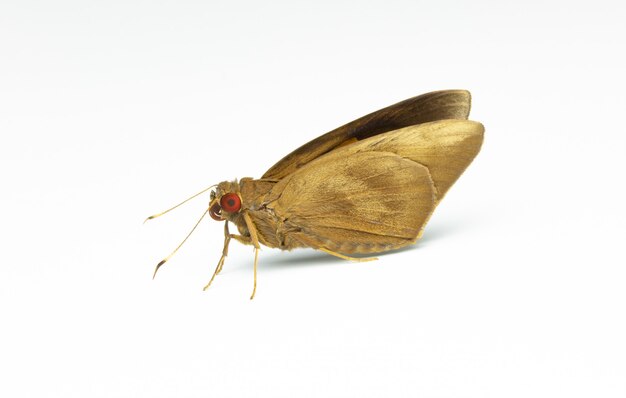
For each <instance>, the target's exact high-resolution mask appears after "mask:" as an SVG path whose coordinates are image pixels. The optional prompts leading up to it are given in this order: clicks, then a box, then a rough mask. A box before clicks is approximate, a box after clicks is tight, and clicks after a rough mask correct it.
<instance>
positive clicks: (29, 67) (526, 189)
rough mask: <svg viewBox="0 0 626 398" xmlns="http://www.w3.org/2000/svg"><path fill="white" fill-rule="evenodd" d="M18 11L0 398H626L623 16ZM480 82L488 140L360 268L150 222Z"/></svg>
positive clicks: (386, 6)
mask: <svg viewBox="0 0 626 398" xmlns="http://www.w3.org/2000/svg"><path fill="white" fill-rule="evenodd" d="M579 3H580V2H572V1H563V2H555V1H541V2H539V1H537V2H524V3H515V4H513V3H503V2H496V1H492V2H489V1H473V2H466V3H465V4H458V3H454V2H445V1H439V2H422V1H405V2H387V1H385V2H382V1H379V2H356V1H351V2H349V1H344V2H327V3H326V2H317V3H315V5H313V3H311V4H304V3H300V2H287V1H284V2H270V3H267V2H232V3H229V4H230V5H225V4H221V3H217V2H213V3H211V2H200V1H196V2H191V1H186V2H185V1H176V2H173V1H168V2H148V1H123V2H122V1H118V2H110V1H107V2H104V1H102V2H80V1H73V2H72V1H67V0H66V1H57V2H33V1H4V2H3V3H2V5H0V54H2V55H1V56H2V61H1V62H0V134H1V135H2V145H1V147H0V151H1V156H0V173H1V174H2V195H1V198H0V201H1V209H0V212H1V213H0V218H1V224H0V225H1V226H0V242H2V264H1V265H0V319H1V322H2V324H1V328H0V375H1V376H0V379H1V380H0V396H3V397H35V396H37V397H39V396H47V397H200V396H210V397H256V396H259V397H261V396H267V397H295V396H297V397H380V396H390V397H406V396H425V397H529V396H532V397H554V396H568V397H589V396H598V397H624V396H625V395H626V379H625V378H624V375H625V374H626V359H625V358H626V341H625V339H624V336H626V320H625V318H624V303H626V290H625V289H624V286H625V282H626V270H625V269H624V266H625V264H626V261H625V255H624V239H625V238H626V236H625V233H624V225H625V223H626V217H625V212H624V210H623V204H624V203H625V202H626V197H625V196H626V195H625V194H624V192H623V186H624V183H623V176H622V175H623V172H624V170H626V167H625V166H626V161H625V160H624V151H625V149H626V139H625V138H624V136H625V133H624V127H623V122H622V119H623V117H622V115H623V114H624V112H625V109H626V99H625V97H624V94H623V93H624V89H625V88H626V87H625V80H624V70H626V63H625V62H624V50H623V49H624V48H625V43H624V41H625V40H624V38H625V37H626V28H625V25H624V22H623V21H624V16H625V13H624V9H623V8H622V3H621V2H617V1H615V2H609V1H595V2H593V3H589V4H588V5H581V4H579ZM445 88H466V89H469V90H471V91H472V94H473V97H474V106H473V110H472V114H471V118H472V119H474V120H479V121H481V122H483V123H484V124H485V126H486V129H487V131H486V136H485V145H484V147H483V150H482V152H481V154H480V155H479V156H478V158H477V159H476V161H475V162H474V164H472V165H471V166H470V168H469V169H468V171H467V173H466V174H465V175H463V176H462V178H461V179H460V180H459V181H458V183H457V184H456V185H455V186H454V187H453V188H452V190H451V191H450V193H449V195H448V196H447V197H446V199H445V200H444V202H443V203H442V205H441V206H440V207H439V208H438V209H437V212H436V214H435V216H434V217H433V219H432V221H431V223H430V224H429V226H428V227H427V230H426V233H425V236H424V239H423V240H422V241H421V242H420V243H419V244H418V245H417V246H415V247H414V248H412V249H410V250H404V251H400V252H398V253H393V254H389V255H384V256H381V257H380V260H379V261H377V262H373V263H365V264H353V263H348V262H343V261H339V260H336V259H334V258H329V257H328V256H326V255H324V254H323V253H316V252H313V251H305V250H303V251H294V252H291V253H282V252H279V251H277V250H271V249H265V250H263V251H262V253H261V256H260V270H259V288H258V292H257V297H256V299H255V300H254V301H252V302H250V301H249V300H248V296H249V294H250V291H251V288H252V267H251V265H252V258H253V256H252V252H251V250H250V248H247V247H243V246H241V245H239V244H237V243H236V242H235V243H233V244H232V245H231V256H230V257H229V258H228V260H227V262H226V266H225V269H224V272H223V274H222V275H220V276H219V277H218V278H217V280H216V281H215V283H214V285H213V286H212V287H211V289H210V291H207V292H202V291H201V287H202V286H203V285H204V283H206V281H207V279H208V277H209V276H210V273H211V272H212V270H213V268H214V266H215V263H216V261H217V260H218V257H219V252H220V250H221V246H222V225H221V224H218V223H216V222H213V221H212V220H210V219H209V220H207V221H206V223H205V224H203V225H202V227H201V228H200V230H199V231H198V232H197V233H196V234H195V235H194V236H193V237H192V238H191V239H190V240H189V242H188V243H187V244H186V246H185V247H184V248H183V249H182V250H181V252H180V253H179V254H178V255H177V256H176V257H175V258H173V259H172V260H171V262H170V263H168V264H167V265H166V266H165V267H164V268H163V269H162V270H161V272H160V274H159V275H158V276H157V278H156V280H155V281H152V280H151V279H150V278H151V273H152V270H153V266H154V265H155V263H156V262H157V261H158V260H160V259H161V258H162V257H163V256H165V255H167V254H168V253H169V252H170V251H171V250H172V249H173V248H174V247H175V246H176V245H177V244H178V243H179V241H180V239H182V238H183V237H184V235H185V234H186V232H187V231H188V229H189V228H190V227H191V226H192V225H193V223H194V222H195V221H196V219H197V217H198V216H199V215H200V214H201V213H202V211H203V208H204V207H205V206H206V203H207V199H199V200H196V201H194V202H193V203H191V204H189V205H188V206H186V207H185V208H183V209H180V210H178V211H176V212H174V213H172V214H169V215H168V216H165V217H163V218H161V219H159V220H155V221H153V222H152V223H149V224H146V225H142V221H143V218H144V217H146V216H147V215H149V214H152V213H154V212H156V211H160V210H162V209H164V208H167V207H168V206H170V205H172V204H174V203H176V202H177V201H179V200H181V199H183V198H185V197H187V196H188V195H191V194H192V193H195V192H196V191H198V190H200V189H202V188H204V187H206V186H208V185H210V184H213V183H216V182H219V181H221V180H225V179H232V178H235V177H244V176H253V177H259V176H260V175H261V174H262V173H263V172H264V171H265V170H266V169H267V168H268V167H269V166H271V165H272V164H273V163H274V162H275V161H277V160H278V159H280V158H281V157H282V156H283V155H285V154H286V153H288V152H289V151H291V150H292V149H294V148H295V147H297V146H299V145H301V144H302V143H304V142H306V141H308V140H310V139H311V138H313V137H315V136H317V135H319V134H321V133H324V132H326V131H328V130H330V129H332V128H335V127H337V126H339V125H341V124H343V123H345V122H348V121H350V120H353V119H354V118H356V117H359V116H362V115H364V114H366V113H369V112H371V111H374V110H376V109H379V108H381V107H384V106H387V105H389V104H392V103H395V102H397V101H400V100H403V99H405V98H408V97H411V96H413V95H416V94H420V93H423V92H427V91H431V90H437V89H445Z"/></svg>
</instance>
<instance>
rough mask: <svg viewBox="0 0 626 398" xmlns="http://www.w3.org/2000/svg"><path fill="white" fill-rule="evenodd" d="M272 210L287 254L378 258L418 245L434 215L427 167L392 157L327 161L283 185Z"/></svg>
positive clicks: (364, 155) (363, 155) (319, 161)
mask: <svg viewBox="0 0 626 398" xmlns="http://www.w3.org/2000/svg"><path fill="white" fill-rule="evenodd" d="M272 191H273V192H274V191H276V192H274V194H275V195H276V196H277V199H276V200H275V201H273V202H271V203H269V204H268V205H267V207H268V208H269V209H270V210H271V211H272V212H273V213H274V214H276V215H277V216H278V217H279V218H280V219H283V220H284V222H283V226H282V227H281V230H279V231H278V233H279V234H280V235H283V236H284V237H285V238H284V239H286V240H287V241H286V242H285V243H284V246H285V247H286V248H292V247H298V246H308V247H313V248H317V249H319V248H324V249H328V250H332V251H335V252H341V253H373V252H380V251H385V250H390V249H394V248H398V247H402V246H406V245H408V244H411V243H413V242H415V240H416V239H417V237H418V236H419V234H420V232H421V230H422V227H423V226H424V224H425V223H426V221H427V220H428V218H429V216H430V214H431V212H432V210H433V209H434V206H435V204H434V200H435V196H434V186H433V182H432V180H431V178H430V175H429V172H428V170H427V169H426V167H424V166H422V165H420V164H418V163H416V162H414V161H412V160H408V159H404V158H402V157H400V156H398V155H396V154H393V153H389V152H378V151H369V152H362V153H355V154H352V155H351V156H349V157H345V156H334V155H332V156H324V157H323V158H319V159H317V160H316V161H314V162H312V163H310V164H309V165H308V166H307V167H305V168H302V169H301V170H299V171H298V172H296V173H294V174H293V175H292V176H290V178H288V180H287V179H286V180H283V181H281V182H280V183H278V184H277V185H276V187H275V188H274V189H273V190H272Z"/></svg>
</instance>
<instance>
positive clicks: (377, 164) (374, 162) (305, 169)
mask: <svg viewBox="0 0 626 398" xmlns="http://www.w3.org/2000/svg"><path fill="white" fill-rule="evenodd" d="M470 103H471V97H470V93H469V92H468V91H464V90H446V91H436V92H431V93H427V94H424V95H420V96H417V97H413V98H410V99H408V100H405V101H402V102H399V103H397V104H395V105H391V106H389V107H387V108H384V109H381V110H379V111H376V112H374V113H371V114H369V115H367V116H363V117H362V118H360V119H357V120H355V121H353V122H351V123H348V124H346V125H344V126H342V127H339V128H338V129H336V130H333V131H331V132H329V133H327V134H324V135H322V136H320V137H318V138H316V139H314V140H313V141H310V142H308V143H306V144H304V145H303V146H301V147H300V148H298V149H296V150H295V151H293V152H292V153H290V154H289V155H287V156H285V157H284V158H283V159H282V160H280V161H279V162H278V163H276V164H275V165H274V166H272V167H271V168H270V169H269V170H268V171H266V172H265V174H263V176H262V177H261V178H260V179H253V178H248V177H246V178H242V179H241V180H239V181H237V180H235V181H224V182H221V183H219V184H217V185H213V186H211V187H209V188H207V189H205V190H203V191H201V192H199V193H198V194H196V195H194V196H192V197H191V198H189V199H187V200H185V201H184V202H182V203H180V204H178V205H176V206H174V207H172V208H171V209H168V210H166V211H165V212H162V213H159V214H155V215H153V216H150V217H148V219H152V218H155V217H158V216H160V215H162V214H165V213H167V212H168V211H170V210H173V209H175V208H176V207H178V206H180V205H182V204H183V203H186V202H187V201H188V200H191V199H193V198H195V197H196V196H198V195H200V194H201V193H203V192H206V191H208V190H210V189H212V188H215V189H214V190H213V191H211V194H210V195H211V199H210V203H209V206H208V208H207V210H206V211H205V212H204V214H203V215H202V217H201V218H200V220H198V222H197V223H196V225H195V226H194V228H193V229H192V230H191V232H190V233H189V235H191V233H192V232H193V231H194V230H195V228H196V227H197V226H198V224H199V223H200V221H201V220H202V218H204V216H205V215H206V214H207V213H209V215H210V216H211V217H212V218H213V219H214V220H216V221H225V224H224V237H225V238H224V249H223V251H222V257H221V258H220V260H219V262H218V263H217V267H216V268H215V272H214V273H213V276H212V277H211V280H210V281H209V283H207V285H206V286H205V287H204V288H205V289H207V288H208V287H209V286H210V285H211V283H212V282H213V279H214V278H215V276H216V275H217V274H219V273H220V271H221V270H222V267H223V265H224V260H225V258H226V256H227V254H228V245H229V243H230V241H231V239H235V240H237V241H239V242H241V243H243V244H245V245H252V246H254V288H253V290H252V296H251V297H250V298H253V297H254V295H255V292H256V276H257V260H258V253H259V248H260V245H261V244H262V245H265V246H268V247H272V248H279V249H281V250H291V249H295V248H299V247H310V248H313V249H316V250H321V251H324V252H326V253H328V254H331V255H333V256H337V257H340V258H343V259H348V260H355V261H367V260H372V259H374V258H373V257H366V258H355V257H349V256H348V255H349V254H371V253H379V252H384V251H388V250H393V249H398V248H401V247H404V246H407V245H411V244H413V243H415V241H416V240H417V239H419V238H420V236H421V235H422V232H423V229H424V226H425V225H426V223H427V221H428V219H429V218H430V216H431V215H432V213H433V211H434V209H435V207H436V206H437V204H438V203H439V202H440V201H441V199H442V198H443V197H444V195H445V194H446V192H448V189H450V187H451V186H452V184H453V183H454V182H455V181H456V180H457V179H458V178H459V176H460V175H461V174H462V173H463V171H464V170H465V169H466V168H467V166H468V165H469V164H470V163H471V162H472V160H473V159H474V157H475V156H476V155H477V154H478V152H479V150H480V147H481V145H482V142H483V132H484V128H483V126H482V124H480V123H478V122H473V121H468V120H467V117H468V115H469V111H470ZM229 222H232V223H233V224H235V225H236V226H237V229H238V231H239V234H232V233H230V231H229V229H228V223H229ZM189 235H187V237H186V238H185V239H184V240H183V242H181V244H180V245H179V246H178V247H177V248H176V249H175V250H174V251H173V252H172V254H170V255H169V256H168V257H166V258H165V259H163V260H162V261H161V262H159V264H157V266H156V269H155V271H154V274H155V275H156V272H157V270H158V269H159V268H160V267H161V266H162V265H163V264H164V263H165V262H166V261H167V260H169V258H170V257H172V255H174V253H176V251H177V250H178V249H179V248H180V247H181V246H182V244H183V243H184V242H185V241H186V240H187V238H188V237H189Z"/></svg>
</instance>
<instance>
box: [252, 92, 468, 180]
mask: <svg viewBox="0 0 626 398" xmlns="http://www.w3.org/2000/svg"><path fill="white" fill-rule="evenodd" d="M470 103H471V96H470V93H469V92H468V91H465V90H445V91H435V92H431V93H427V94H423V95H420V96H417V97H413V98H410V99H407V100H405V101H402V102H399V103H397V104H395V105H391V106H389V107H387V108H384V109H381V110H378V111H376V112H373V113H370V114H369V115H366V116H363V117H361V118H359V119H357V120H355V121H353V122H351V123H348V124H346V125H344V126H342V127H339V128H337V129H335V130H333V131H331V132H329V133H326V134H324V135H322V136H320V137H317V138H316V139H314V140H313V141H310V142H308V143H306V144H304V145H303V146H301V147H300V148H298V149H296V150H295V151H293V152H291V153H290V154H289V155H287V156H285V157H284V158H283V159H282V160H280V161H279V162H278V163H276V164H275V165H274V166H272V167H271V168H270V169H269V170H268V171H266V172H265V174H264V175H263V177H262V178H265V179H275V180H279V179H281V178H284V177H286V176H287V175H289V174H291V173H293V172H294V171H296V170H297V169H299V168H300V167H302V166H303V165H305V164H307V163H309V162H311V161H312V160H313V159H316V158H318V157H319V156H321V155H323V154H325V153H328V152H330V151H332V150H334V149H335V148H338V147H341V146H343V145H346V144H349V143H351V142H356V141H360V140H364V139H366V138H369V137H373V136H376V135H379V134H383V133H386V132H388V131H392V130H397V129H399V128H402V127H406V126H411V125H415V124H420V123H426V122H430V121H435V120H443V119H467V116H468V115H469V111H470Z"/></svg>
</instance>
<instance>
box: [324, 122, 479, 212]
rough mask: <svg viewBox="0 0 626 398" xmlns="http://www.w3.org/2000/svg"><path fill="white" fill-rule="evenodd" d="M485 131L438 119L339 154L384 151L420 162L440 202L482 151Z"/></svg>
mask: <svg viewBox="0 0 626 398" xmlns="http://www.w3.org/2000/svg"><path fill="white" fill-rule="evenodd" d="M484 131H485V129H484V127H483V125H482V124H480V123H478V122H474V121H470V120H439V121H436V122H430V123H424V124H420V125H417V126H409V127H405V128H402V129H399V130H395V131H391V132H388V133H385V134H382V135H379V136H376V137H371V138H369V139H366V140H364V141H361V142H358V143H355V144H353V145H350V146H348V147H345V148H340V149H339V150H337V154H336V156H342V157H350V156H353V155H354V154H356V153H361V152H370V151H381V152H391V153H394V154H397V155H399V156H401V157H403V158H406V159H410V160H412V161H414V162H417V163H419V164H421V165H423V166H425V167H426V168H427V169H428V171H429V172H430V176H431V178H432V180H433V182H434V185H435V194H436V202H439V201H440V200H441V199H442V198H443V197H444V195H445V194H446V192H448V190H449V189H450V187H451V186H452V184H454V182H455V181H456V180H457V179H458V178H459V177H460V176H461V174H463V172H464V171H465V169H466V168H467V166H469V165H470V163H471V162H472V160H474V158H475V157H476V155H477V154H478V152H479V151H480V148H481V146H482V143H483V134H484ZM333 154H334V153H333ZM320 160H321V159H320Z"/></svg>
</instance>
